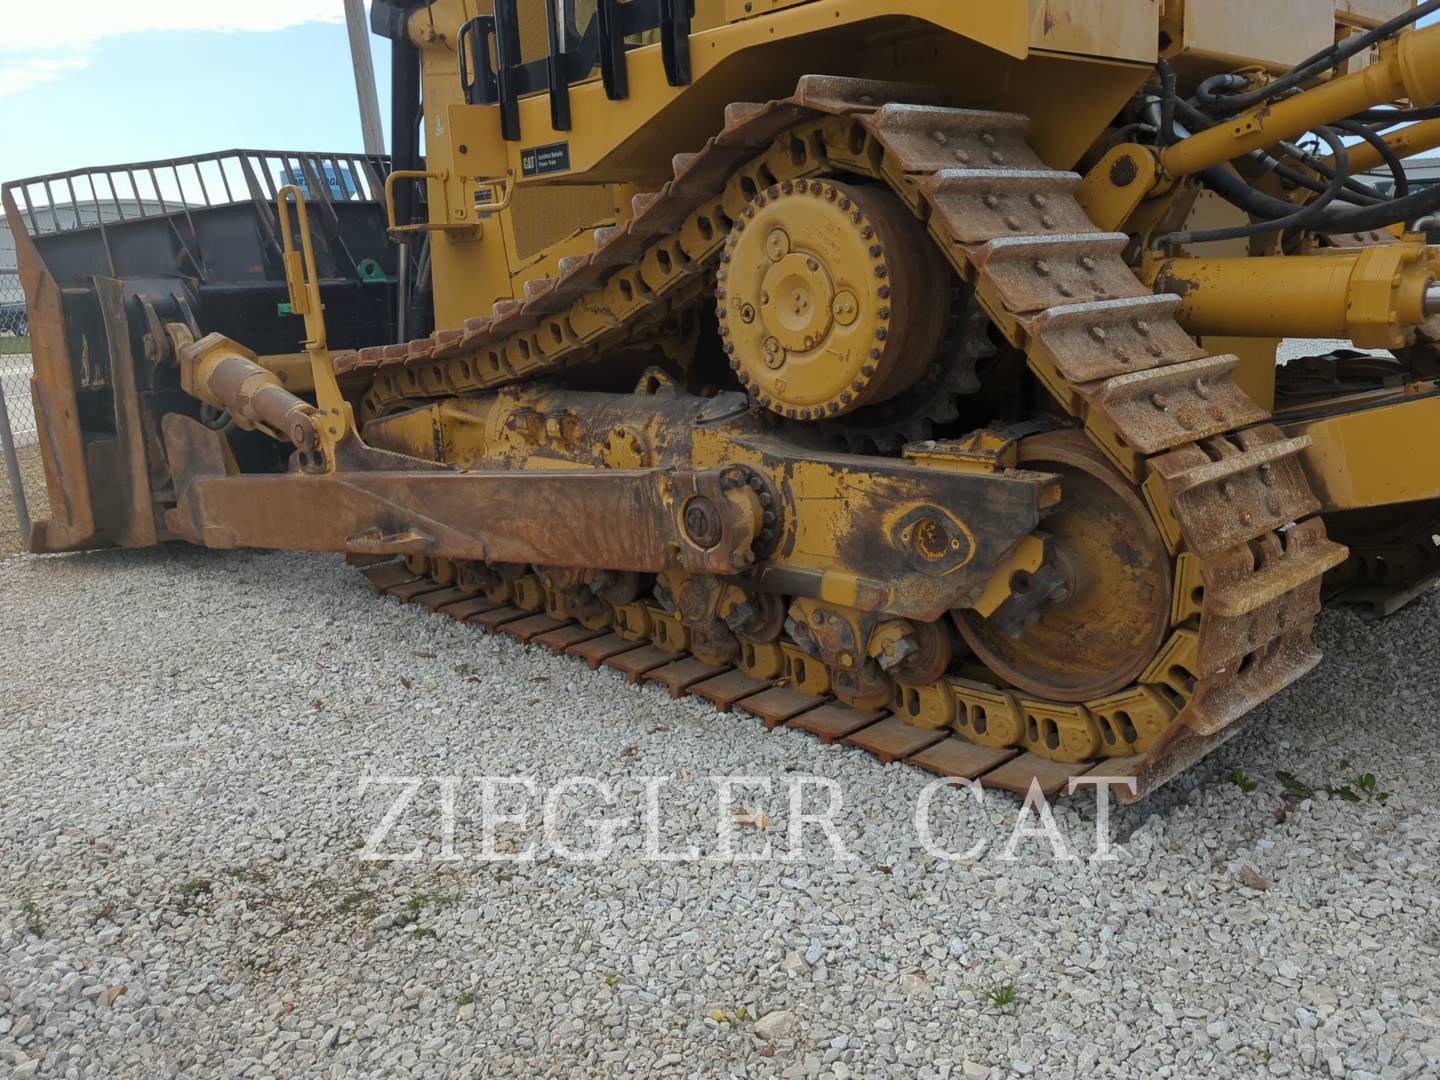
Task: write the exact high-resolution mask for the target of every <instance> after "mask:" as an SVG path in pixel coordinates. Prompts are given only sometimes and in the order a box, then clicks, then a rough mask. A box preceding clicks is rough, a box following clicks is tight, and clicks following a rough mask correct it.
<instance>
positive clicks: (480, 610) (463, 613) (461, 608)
mask: <svg viewBox="0 0 1440 1080" xmlns="http://www.w3.org/2000/svg"><path fill="white" fill-rule="evenodd" d="M503 606H504V605H502V604H497V603H495V601H493V600H487V599H486V598H485V597H483V596H475V597H471V598H470V599H469V600H461V601H460V602H459V603H458V604H447V605H446V606H445V609H444V612H445V614H446V615H449V616H450V618H452V619H454V620H456V621H457V622H464V621H465V620H466V619H472V618H474V617H475V616H477V615H484V614H485V613H486V612H488V611H494V610H495V609H497V608H499V607H503Z"/></svg>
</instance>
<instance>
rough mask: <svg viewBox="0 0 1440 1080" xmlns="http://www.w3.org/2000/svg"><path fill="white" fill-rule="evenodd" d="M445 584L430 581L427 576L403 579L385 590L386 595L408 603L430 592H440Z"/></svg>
mask: <svg viewBox="0 0 1440 1080" xmlns="http://www.w3.org/2000/svg"><path fill="white" fill-rule="evenodd" d="M444 590H445V586H443V585H440V584H438V583H437V582H434V581H431V580H430V579H429V578H416V579H415V580H414V581H403V582H401V583H400V584H399V585H393V586H391V587H390V588H388V589H386V590H385V595H386V596H393V597H395V599H396V600H399V601H401V602H402V603H406V604H408V603H410V602H411V601H412V600H418V599H420V598H421V597H422V596H427V595H429V594H430V593H435V592H442V591H444Z"/></svg>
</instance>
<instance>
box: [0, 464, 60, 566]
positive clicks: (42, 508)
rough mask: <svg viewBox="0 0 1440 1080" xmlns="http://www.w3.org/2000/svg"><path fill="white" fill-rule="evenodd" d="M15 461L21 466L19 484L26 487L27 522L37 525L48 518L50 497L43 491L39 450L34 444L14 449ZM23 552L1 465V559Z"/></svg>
mask: <svg viewBox="0 0 1440 1080" xmlns="http://www.w3.org/2000/svg"><path fill="white" fill-rule="evenodd" d="M15 457H16V458H17V459H18V460H19V463H20V482H21V483H22V484H23V485H24V486H25V504H26V509H27V510H29V512H30V520H31V521H40V520H41V519H43V518H46V517H48V516H49V515H50V497H49V493H48V492H47V491H46V488H45V463H44V462H43V461H42V460H41V459H40V447H38V446H36V445H34V444H33V443H32V444H31V445H29V446H17V447H16V448H15ZM23 550H25V541H24V540H23V539H22V538H21V536H20V526H19V524H18V523H17V522H16V520H15V502H14V496H13V495H12V493H11V491H10V483H9V478H8V477H7V476H6V474H5V470H4V467H3V465H0V558H4V557H5V556H6V555H13V554H15V553H16V552H17V551H23Z"/></svg>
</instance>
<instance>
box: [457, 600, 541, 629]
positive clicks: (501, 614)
mask: <svg viewBox="0 0 1440 1080" xmlns="http://www.w3.org/2000/svg"><path fill="white" fill-rule="evenodd" d="M530 614H531V612H528V611H522V610H520V609H519V608H517V607H512V606H511V605H509V604H506V605H505V606H504V607H496V608H491V609H490V610H489V611H482V612H480V614H478V615H471V616H470V617H469V618H468V619H466V620H465V621H466V622H468V623H470V624H471V625H473V626H478V627H481V628H482V629H484V630H496V629H498V628H500V627H501V626H504V625H505V624H506V623H508V622H514V621H515V620H516V619H523V618H525V617H526V616H528V615H530Z"/></svg>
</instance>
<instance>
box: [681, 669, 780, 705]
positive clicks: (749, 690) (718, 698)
mask: <svg viewBox="0 0 1440 1080" xmlns="http://www.w3.org/2000/svg"><path fill="white" fill-rule="evenodd" d="M769 686H770V683H769V682H767V681H766V680H764V679H757V678H755V677H754V676H753V675H747V674H746V673H745V672H743V671H738V670H737V671H727V672H725V673H724V674H723V675H716V676H714V677H713V678H710V679H705V680H703V681H701V682H698V683H695V684H693V685H692V686H691V687H690V693H691V694H694V695H695V696H696V697H702V698H704V699H705V700H706V701H708V702H710V704H711V705H714V706H715V711H716V712H722V713H728V712H729V711H730V710H732V709H733V708H735V706H736V705H737V704H738V703H739V702H741V701H743V700H745V699H746V698H748V697H753V696H754V695H756V694H758V693H760V691H762V690H765V689H768V688H769Z"/></svg>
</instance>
